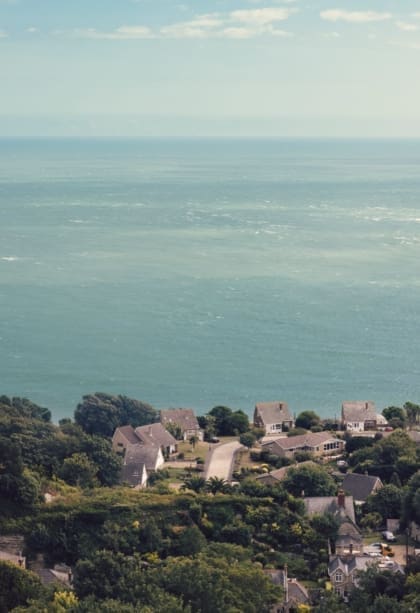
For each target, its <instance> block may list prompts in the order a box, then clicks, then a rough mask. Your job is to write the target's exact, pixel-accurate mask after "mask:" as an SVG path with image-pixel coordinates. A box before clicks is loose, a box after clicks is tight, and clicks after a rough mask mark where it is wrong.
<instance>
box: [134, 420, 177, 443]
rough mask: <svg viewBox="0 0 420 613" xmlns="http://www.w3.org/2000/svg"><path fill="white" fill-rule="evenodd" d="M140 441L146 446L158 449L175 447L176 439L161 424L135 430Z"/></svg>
mask: <svg viewBox="0 0 420 613" xmlns="http://www.w3.org/2000/svg"><path fill="white" fill-rule="evenodd" d="M135 434H136V436H137V442H138V439H140V441H141V442H142V443H143V444H144V445H154V446H157V447H174V446H175V445H176V444H177V443H176V439H175V438H174V437H173V436H172V434H170V432H168V431H167V430H165V428H164V427H163V426H162V424H161V423H159V422H158V423H155V424H148V425H147V426H139V427H138V428H136V430H135Z"/></svg>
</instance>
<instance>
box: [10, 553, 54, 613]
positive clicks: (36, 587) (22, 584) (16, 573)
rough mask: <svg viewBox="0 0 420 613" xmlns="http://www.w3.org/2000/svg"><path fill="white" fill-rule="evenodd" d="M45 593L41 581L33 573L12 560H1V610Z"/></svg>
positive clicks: (26, 602)
mask: <svg viewBox="0 0 420 613" xmlns="http://www.w3.org/2000/svg"><path fill="white" fill-rule="evenodd" d="M43 594H44V588H43V586H42V584H41V581H40V580H39V579H38V577H37V576H36V575H34V574H33V573H31V572H29V571H27V570H24V569H23V568H19V567H17V566H15V565H14V564H11V563H10V562H3V561H0V612H1V613H7V611H11V610H12V609H14V608H15V607H18V606H23V605H26V604H28V601H29V600H31V599H38V598H40V597H41V595H43Z"/></svg>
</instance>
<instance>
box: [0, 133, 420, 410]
mask: <svg viewBox="0 0 420 613" xmlns="http://www.w3.org/2000/svg"><path fill="white" fill-rule="evenodd" d="M0 228H1V235H0V236H1V239H0V378H1V380H0V384H1V385H0V393H4V394H8V395H19V396H27V397H29V398H31V399H33V400H34V401H36V402H39V403H40V404H43V405H45V406H48V407H49V408H51V409H52V411H53V415H54V418H55V419H59V418H61V417H63V416H67V415H71V414H72V412H73V410H74V408H75V406H76V404H77V402H78V401H79V400H80V398H81V396H82V395H83V394H85V393H88V392H93V391H109V392H112V393H122V394H126V395H129V396H133V397H136V398H140V399H142V400H146V401H149V402H151V403H152V404H154V405H155V406H157V407H168V406H189V407H193V408H195V409H197V411H198V412H204V411H206V410H208V409H209V408H211V407H212V406H214V405H215V404H220V403H223V404H227V405H229V406H232V407H235V408H242V409H243V410H245V411H247V412H248V413H251V411H252V408H253V405H254V404H255V402H256V401H262V400H274V399H283V400H286V401H288V402H289V404H290V406H291V409H292V410H293V411H296V412H298V411H300V410H303V409H314V410H317V411H319V412H320V413H321V414H322V415H324V416H326V415H334V414H335V413H336V414H338V413H339V410H340V405H341V402H342V401H343V400H345V399H371V400H374V401H376V402H377V404H378V406H379V408H380V409H381V408H383V407H384V406H387V405H389V404H400V403H403V402H405V401H406V400H408V399H410V400H413V401H420V376H419V375H420V344H419V342H418V332H419V329H420V308H419V305H420V281H419V266H420V142H414V141H413V142H408V141H407V142H397V141H394V142H350V141H349V142H315V141H313V142H304V141H293V142H274V141H273V142H240V141H237V142H228V141H226V142H223V141H214V142H212V141H189V142H187V141H186V142H165V141H153V142H127V141H125V142H123V141H121V142H117V141H114V142H107V141H96V142H82V141H62V142H61V141H50V142H47V141H46V142H41V141H38V142H35V141H33V142H25V141H3V142H0Z"/></svg>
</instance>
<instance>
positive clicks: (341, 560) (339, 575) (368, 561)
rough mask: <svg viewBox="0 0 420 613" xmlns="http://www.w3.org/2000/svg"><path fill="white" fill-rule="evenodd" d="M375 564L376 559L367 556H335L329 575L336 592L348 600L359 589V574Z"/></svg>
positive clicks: (331, 561)
mask: <svg viewBox="0 0 420 613" xmlns="http://www.w3.org/2000/svg"><path fill="white" fill-rule="evenodd" d="M374 564H375V561H374V559H372V558H369V557H365V556H338V555H337V556H334V557H333V558H332V559H331V560H330V563H329V565H328V575H329V577H330V581H331V583H332V586H333V589H334V592H335V593H336V594H338V595H339V596H341V597H342V598H344V599H346V598H347V596H348V595H349V594H350V592H351V591H352V590H353V589H354V588H355V587H357V581H358V572H360V571H365V570H367V569H368V568H369V566H373V565H374Z"/></svg>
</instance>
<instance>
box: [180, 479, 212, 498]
mask: <svg viewBox="0 0 420 613" xmlns="http://www.w3.org/2000/svg"><path fill="white" fill-rule="evenodd" d="M205 487H206V480H205V479H204V477H197V476H193V477H187V478H186V479H184V483H183V484H182V485H181V490H192V491H193V492H196V493H197V494H198V493H199V492H202V491H204V489H205Z"/></svg>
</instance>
